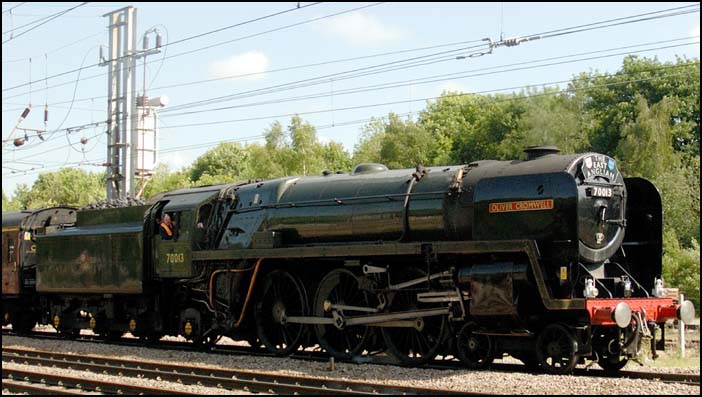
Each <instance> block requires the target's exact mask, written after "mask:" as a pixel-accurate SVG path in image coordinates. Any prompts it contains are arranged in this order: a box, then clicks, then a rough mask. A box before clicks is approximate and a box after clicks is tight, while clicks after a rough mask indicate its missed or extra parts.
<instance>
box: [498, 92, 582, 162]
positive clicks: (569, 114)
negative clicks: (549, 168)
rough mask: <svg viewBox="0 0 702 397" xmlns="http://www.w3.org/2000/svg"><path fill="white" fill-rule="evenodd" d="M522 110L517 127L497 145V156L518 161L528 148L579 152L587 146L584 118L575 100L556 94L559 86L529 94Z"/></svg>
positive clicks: (570, 96) (565, 95)
mask: <svg viewBox="0 0 702 397" xmlns="http://www.w3.org/2000/svg"><path fill="white" fill-rule="evenodd" d="M523 109H524V113H523V114H522V115H521V117H519V119H518V121H517V127H516V128H515V129H514V130H512V131H510V132H508V133H507V134H506V135H505V137H504V139H503V140H502V142H500V143H499V145H498V152H499V157H501V158H504V159H510V158H519V157H520V156H522V152H523V151H524V148H526V147H528V146H537V145H538V146H542V145H549V146H557V147H558V148H559V149H561V151H562V152H563V153H577V152H581V151H583V150H586V149H587V147H588V146H589V142H588V140H587V135H586V134H585V133H584V125H585V124H587V121H586V119H587V115H586V114H584V113H583V112H582V109H581V108H580V106H579V101H578V100H577V99H576V98H574V97H573V96H572V95H568V94H563V93H560V94H559V89H558V87H551V88H550V87H544V88H543V90H541V91H538V90H533V91H528V92H527V97H526V98H525V99H524V108H523Z"/></svg>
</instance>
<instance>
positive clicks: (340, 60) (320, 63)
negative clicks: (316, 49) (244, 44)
mask: <svg viewBox="0 0 702 397" xmlns="http://www.w3.org/2000/svg"><path fill="white" fill-rule="evenodd" d="M481 41H483V40H468V41H459V42H453V43H445V44H437V45H433V46H425V47H418V48H411V49H405V50H398V51H389V52H383V53H378V54H370V55H362V56H358V57H352V58H342V59H336V60H329V61H321V62H315V63H309V64H303V65H294V66H289V67H282V68H278V69H271V70H265V71H261V72H252V73H244V74H238V75H231V76H225V77H218V78H213V79H205V80H196V81H190V82H185V83H175V84H170V85H162V86H158V87H150V88H149V89H154V90H160V89H167V88H177V87H184V86H189V85H197V84H204V83H210V82H216V81H221V80H227V79H236V78H242V77H252V76H258V75H264V74H269V73H277V72H285V71H290V70H297V69H304V68H310V67H317V66H325V65H331V64H335V63H343V62H349V61H358V60H362V59H370V58H376V57H381V56H388V55H398V54H403V53H408V52H416V51H424V50H430V49H435V48H442V47H449V46H456V45H464V44H471V43H478V42H481ZM147 64H148V63H147ZM102 76H104V73H101V74H96V75H92V76H89V77H86V78H83V79H82V80H81V81H84V80H90V79H93V78H98V77H102ZM72 83H73V80H71V81H68V82H65V83H60V84H56V85H52V86H49V88H56V87H62V86H65V85H68V84H72ZM28 93H29V92H23V93H20V94H15V95H11V96H6V97H4V98H3V100H5V99H12V98H16V97H20V96H23V95H26V94H28ZM92 98H107V96H106V95H105V96H99V97H92ZM92 98H82V99H77V100H76V101H77V102H80V101H87V100H90V99H92ZM68 102H71V101H64V102H55V103H54V104H63V103H68ZM50 105H51V104H50Z"/></svg>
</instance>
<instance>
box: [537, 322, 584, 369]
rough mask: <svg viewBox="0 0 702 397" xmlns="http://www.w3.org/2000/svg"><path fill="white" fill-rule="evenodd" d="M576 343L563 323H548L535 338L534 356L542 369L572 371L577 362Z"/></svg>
mask: <svg viewBox="0 0 702 397" xmlns="http://www.w3.org/2000/svg"><path fill="white" fill-rule="evenodd" d="M577 351H578V343H577V341H576V340H575V338H574V337H573V334H572V333H571V332H570V331H569V330H568V329H567V328H566V327H564V326H563V325H560V324H550V325H548V326H547V327H546V328H544V330H543V331H541V333H540V334H539V337H538V339H537V340H536V357H537V358H538V359H539V363H540V364H541V367H543V368H544V370H545V371H546V372H548V373H551V374H557V375H563V374H569V373H571V372H573V369H575V366H576V365H577V364H578V359H579V357H578V354H577Z"/></svg>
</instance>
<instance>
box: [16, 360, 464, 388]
mask: <svg viewBox="0 0 702 397" xmlns="http://www.w3.org/2000/svg"><path fill="white" fill-rule="evenodd" d="M2 360H3V363H5V362H9V363H15V364H24V365H31V366H41V367H52V368H65V369H72V370H77V371H87V372H92V373H98V374H104V375H114V376H121V377H131V378H145V379H155V380H161V381H168V382H176V383H179V384H184V385H198V386H207V387H215V388H219V389H225V390H233V391H237V390H243V391H247V392H253V393H274V394H324V395H365V394H422V395H456V394H470V393H464V392H460V393H459V392H455V391H451V390H440V389H428V388H415V387H406V386H393V385H383V384H378V383H370V382H360V381H347V380H338V379H323V378H316V377H305V376H290V375H280V374H270V373H259V372H253V371H246V370H234V369H221V368H213V367H203V366H190V365H179V364H165V363H154V362H148V361H140V360H124V359H117V358H106V357H99V356H92V355H75V354H66V353H55V352H45V351H34V350H24V349H15V348H3V352H2ZM7 378H9V379H12V380H16V379H21V380H26V381H29V382H32V383H37V382H38V381H39V380H43V382H45V383H48V384H51V385H58V384H59V383H58V382H61V383H62V384H63V385H67V384H68V385H70V387H73V388H76V386H75V385H76V384H80V386H81V387H78V388H80V389H82V390H91V391H100V392H118V393H124V394H127V393H128V394H140V393H143V394H163V393H166V394H168V393H171V394H172V392H171V390H162V391H161V392H160V393H157V391H158V390H159V389H153V388H146V389H144V390H142V389H141V388H134V387H136V386H132V388H129V385H127V384H125V385H122V384H118V385H115V384H110V383H109V382H107V383H103V382H93V381H90V383H88V381H85V380H84V379H80V378H69V377H64V376H60V377H57V376H53V375H51V376H49V375H45V374H36V373H27V371H15V370H8V371H7V374H6V370H5V368H3V382H4V380H5V379H7ZM64 378H65V379H64ZM3 387H4V383H3ZM186 394H187V393H186Z"/></svg>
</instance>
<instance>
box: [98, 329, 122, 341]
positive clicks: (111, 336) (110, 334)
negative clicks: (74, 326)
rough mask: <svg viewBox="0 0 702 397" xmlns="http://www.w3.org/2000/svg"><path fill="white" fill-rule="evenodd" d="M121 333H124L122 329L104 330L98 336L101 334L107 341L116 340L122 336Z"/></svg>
mask: <svg viewBox="0 0 702 397" xmlns="http://www.w3.org/2000/svg"><path fill="white" fill-rule="evenodd" d="M122 335H124V332H122V331H106V332H104V333H101V334H100V336H102V337H103V338H104V339H105V340H106V341H108V342H115V341H118V340H120V339H121V338H122Z"/></svg>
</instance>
